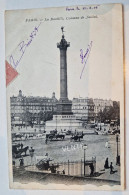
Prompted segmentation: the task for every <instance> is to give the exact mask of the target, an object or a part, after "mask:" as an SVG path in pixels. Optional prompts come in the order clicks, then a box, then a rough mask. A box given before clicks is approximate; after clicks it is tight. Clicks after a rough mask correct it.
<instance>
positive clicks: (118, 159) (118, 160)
mask: <svg viewBox="0 0 129 195" xmlns="http://www.w3.org/2000/svg"><path fill="white" fill-rule="evenodd" d="M118 142H119V134H118V133H117V134H116V143H117V156H116V164H117V165H120V156H119V154H118Z"/></svg>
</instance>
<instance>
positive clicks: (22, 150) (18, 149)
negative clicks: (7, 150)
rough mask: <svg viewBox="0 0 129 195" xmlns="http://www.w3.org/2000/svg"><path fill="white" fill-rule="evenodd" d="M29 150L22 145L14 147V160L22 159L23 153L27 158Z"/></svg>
mask: <svg viewBox="0 0 129 195" xmlns="http://www.w3.org/2000/svg"><path fill="white" fill-rule="evenodd" d="M28 149H29V147H28V146H26V147H23V146H22V145H21V144H14V145H12V155H13V157H14V158H20V157H21V155H22V153H24V155H25V156H26V152H27V150H28Z"/></svg>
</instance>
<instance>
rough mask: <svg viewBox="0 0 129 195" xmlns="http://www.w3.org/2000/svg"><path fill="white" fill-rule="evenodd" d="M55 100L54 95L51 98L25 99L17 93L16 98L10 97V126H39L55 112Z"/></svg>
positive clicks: (20, 93)
mask: <svg viewBox="0 0 129 195" xmlns="http://www.w3.org/2000/svg"><path fill="white" fill-rule="evenodd" d="M56 104H57V99H56V97H55V93H53V94H52V98H48V97H31V96H30V97H26V96H24V95H22V91H21V90H20V91H19V94H18V96H12V97H10V105H11V124H12V125H24V124H29V123H31V124H39V123H40V122H41V121H43V120H44V119H45V117H46V114H47V117H48V118H49V117H50V116H49V115H53V113H54V112H56Z"/></svg>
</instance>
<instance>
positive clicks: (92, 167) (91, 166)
mask: <svg viewBox="0 0 129 195" xmlns="http://www.w3.org/2000/svg"><path fill="white" fill-rule="evenodd" d="M89 167H90V170H91V173H90V175H94V165H93V163H92V164H90V166H89Z"/></svg>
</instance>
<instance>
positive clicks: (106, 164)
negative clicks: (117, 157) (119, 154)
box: [104, 158, 109, 169]
mask: <svg viewBox="0 0 129 195" xmlns="http://www.w3.org/2000/svg"><path fill="white" fill-rule="evenodd" d="M104 168H105V169H109V163H108V158H106V160H105V165H104Z"/></svg>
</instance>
